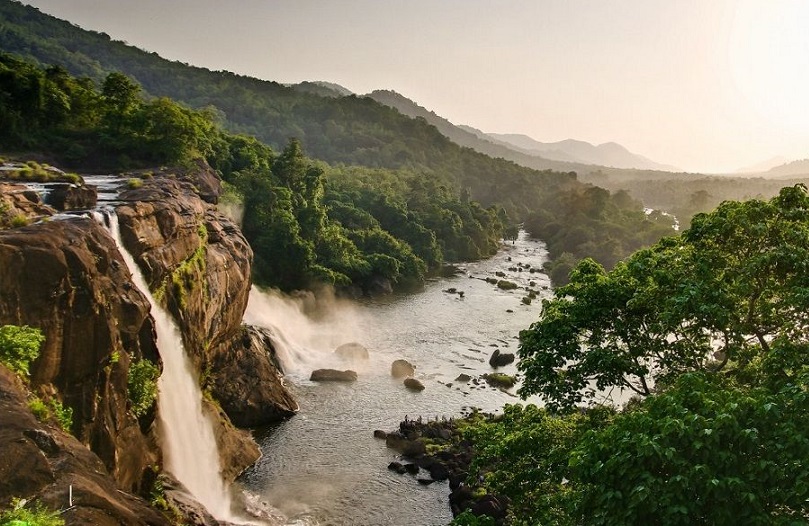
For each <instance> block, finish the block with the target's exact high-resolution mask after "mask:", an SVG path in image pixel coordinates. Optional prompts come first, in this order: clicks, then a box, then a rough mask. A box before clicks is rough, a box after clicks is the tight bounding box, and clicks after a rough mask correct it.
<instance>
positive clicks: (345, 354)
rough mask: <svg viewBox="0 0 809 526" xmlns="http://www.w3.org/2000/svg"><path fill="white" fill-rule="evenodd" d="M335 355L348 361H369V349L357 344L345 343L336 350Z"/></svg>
mask: <svg viewBox="0 0 809 526" xmlns="http://www.w3.org/2000/svg"><path fill="white" fill-rule="evenodd" d="M334 354H336V355H337V356H339V357H340V358H342V359H343V360H348V361H361V360H367V359H368V349H366V348H365V347H364V346H363V345H360V344H359V343H356V342H351V343H344V344H343V345H341V346H339V347H338V348H336V349H335V350H334Z"/></svg>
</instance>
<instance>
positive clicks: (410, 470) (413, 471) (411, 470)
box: [404, 464, 419, 475]
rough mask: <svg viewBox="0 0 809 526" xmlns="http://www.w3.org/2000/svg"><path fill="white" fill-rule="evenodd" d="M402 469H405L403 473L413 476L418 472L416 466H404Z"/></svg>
mask: <svg viewBox="0 0 809 526" xmlns="http://www.w3.org/2000/svg"><path fill="white" fill-rule="evenodd" d="M404 469H405V471H407V472H408V473H410V474H411V475H415V474H417V473H418V472H419V466H418V464H405V465H404Z"/></svg>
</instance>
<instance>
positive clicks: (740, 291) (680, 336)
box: [459, 186, 809, 526]
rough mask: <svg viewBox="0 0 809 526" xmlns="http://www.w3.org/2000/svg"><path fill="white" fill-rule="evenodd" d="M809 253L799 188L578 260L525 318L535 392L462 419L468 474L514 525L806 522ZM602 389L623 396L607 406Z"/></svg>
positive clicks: (526, 364) (528, 382)
mask: <svg viewBox="0 0 809 526" xmlns="http://www.w3.org/2000/svg"><path fill="white" fill-rule="evenodd" d="M807 265H809V195H807V189H806V188H805V187H803V186H793V187H787V188H783V189H782V190H781V192H780V194H779V195H778V196H776V197H774V198H772V199H770V200H767V201H763V200H752V201H747V202H725V203H722V204H721V205H720V206H719V207H718V208H717V209H716V210H714V211H712V212H710V213H707V214H699V215H697V216H695V217H694V218H693V220H692V221H691V228H690V229H689V230H688V231H686V232H684V233H683V234H682V235H681V236H679V237H676V238H675V237H672V238H667V239H664V240H662V241H661V242H659V243H658V244H656V245H655V246H653V247H651V248H649V249H645V250H641V251H639V252H637V253H635V254H633V255H632V257H630V258H629V259H627V260H626V261H624V262H621V263H619V264H618V265H616V267H615V268H614V269H613V270H612V271H610V272H607V271H605V270H604V269H603V267H601V266H600V265H599V264H597V263H595V262H594V261H592V260H585V261H583V262H581V263H580V264H578V265H577V266H576V268H575V270H574V272H573V273H572V275H571V281H570V284H568V285H567V286H565V287H562V288H560V289H558V290H557V291H556V292H555V296H554V298H553V299H551V300H549V301H546V302H545V304H544V310H543V314H542V317H541V319H540V320H539V321H538V322H536V323H535V324H534V325H532V327H531V328H530V329H528V330H526V331H523V333H522V334H521V346H520V355H521V362H520V363H519V365H518V367H519V368H520V369H521V370H522V371H523V373H524V383H523V386H522V389H521V393H522V394H523V395H528V394H539V395H541V396H542V397H543V398H544V399H545V400H546V401H547V406H546V407H544V408H537V407H534V406H528V407H526V408H521V407H518V406H507V407H506V409H505V410H504V413H503V415H502V416H498V417H494V418H491V419H486V420H481V421H477V420H473V421H472V422H471V425H469V426H468V428H467V429H466V430H465V431H464V432H463V435H462V437H461V438H462V439H464V440H468V441H471V443H472V444H473V446H474V448H475V451H476V455H477V456H476V461H475V463H474V465H473V468H474V469H473V471H474V472H473V473H472V474H471V475H470V480H468V483H470V484H480V485H482V486H483V489H484V490H485V491H488V492H492V493H495V494H497V495H499V496H501V497H505V498H507V499H508V501H509V502H510V503H511V504H510V507H509V516H508V519H507V521H506V522H507V524H511V525H523V524H525V525H528V524H558V525H571V526H573V525H608V524H609V525H613V524H627V525H633V524H661V525H662V524H665V525H669V524H673V525H678V524H682V525H691V524H705V525H735V524H761V525H765V524H790V525H791V524H806V523H807V521H809V423H807V422H809V421H808V420H807V418H806V415H807V414H809V406H807V403H809V332H807V328H809V314H807V313H809V294H808V293H807V291H809V273H807V271H808V270H809V268H807ZM611 389H625V390H628V391H629V392H631V393H633V394H635V398H633V399H631V400H630V401H629V402H628V403H627V404H626V405H625V406H624V407H623V409H622V410H612V409H610V408H609V407H607V408H605V407H604V406H603V405H600V404H599V403H598V402H600V401H601V400H600V398H601V396H600V395H599V393H603V392H609V391H610V390H611ZM585 402H586V403H587V404H586V405H585V404H584V403H585ZM479 475H483V476H482V478H478V476H479ZM464 520H467V518H464V519H462V520H461V521H460V522H459V524H464V522H463V521H464ZM472 523H474V522H472Z"/></svg>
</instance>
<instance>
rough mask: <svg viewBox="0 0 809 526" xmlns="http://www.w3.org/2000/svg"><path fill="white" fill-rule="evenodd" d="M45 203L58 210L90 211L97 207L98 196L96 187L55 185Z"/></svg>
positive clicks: (66, 184)
mask: <svg viewBox="0 0 809 526" xmlns="http://www.w3.org/2000/svg"><path fill="white" fill-rule="evenodd" d="M48 186H49V190H50V191H49V192H48V195H47V197H46V199H45V202H46V203H47V204H49V205H50V206H52V207H54V208H55V209H57V210H62V211H65V210H90V209H92V208H94V207H95V206H96V202H97V200H98V194H97V193H96V190H95V188H94V187H91V186H88V185H81V186H79V185H75V184H72V183H53V184H50V185H48Z"/></svg>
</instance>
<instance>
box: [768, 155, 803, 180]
mask: <svg viewBox="0 0 809 526" xmlns="http://www.w3.org/2000/svg"><path fill="white" fill-rule="evenodd" d="M765 175H768V176H776V177H788V176H793V175H809V159H799V160H797V161H792V162H791V163H786V164H782V165H781V166H776V167H775V168H772V169H771V170H769V171H767V172H765Z"/></svg>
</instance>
